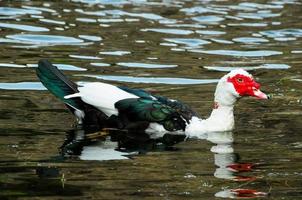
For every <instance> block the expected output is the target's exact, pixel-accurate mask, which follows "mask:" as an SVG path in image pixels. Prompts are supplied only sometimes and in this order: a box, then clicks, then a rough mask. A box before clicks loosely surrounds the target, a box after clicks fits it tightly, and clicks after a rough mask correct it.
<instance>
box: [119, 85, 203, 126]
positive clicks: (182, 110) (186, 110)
mask: <svg viewBox="0 0 302 200" xmlns="http://www.w3.org/2000/svg"><path fill="white" fill-rule="evenodd" d="M119 88H120V89H122V90H124V91H126V92H128V93H131V94H134V95H136V96H138V97H140V98H143V99H149V100H156V101H158V102H160V103H162V104H164V105H166V106H169V107H171V108H173V109H174V110H175V111H177V112H178V113H179V114H180V115H181V116H182V117H183V118H185V119H186V121H189V120H190V119H192V117H193V116H196V117H198V115H197V113H196V112H195V111H194V110H192V109H191V108H190V107H189V106H188V105H186V104H185V103H183V102H181V101H178V100H174V99H169V98H167V97H164V96H160V95H154V94H151V93H149V92H147V91H145V90H142V89H132V88H128V87H124V86H119Z"/></svg>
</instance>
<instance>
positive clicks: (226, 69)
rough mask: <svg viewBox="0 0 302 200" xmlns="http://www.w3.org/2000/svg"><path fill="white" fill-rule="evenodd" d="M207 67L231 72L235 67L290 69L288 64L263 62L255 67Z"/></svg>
mask: <svg viewBox="0 0 302 200" xmlns="http://www.w3.org/2000/svg"><path fill="white" fill-rule="evenodd" d="M204 68H205V69H208V70H212V71H219V72H229V71H231V70H233V69H238V68H241V69H245V70H247V71H251V70H256V69H289V68H290V66H289V65H287V64H263V65H259V66H254V67H244V66H242V67H223V66H204Z"/></svg>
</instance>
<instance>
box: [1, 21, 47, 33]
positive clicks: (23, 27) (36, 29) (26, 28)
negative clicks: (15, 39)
mask: <svg viewBox="0 0 302 200" xmlns="http://www.w3.org/2000/svg"><path fill="white" fill-rule="evenodd" d="M0 27H2V28H11V29H17V30H22V31H31V32H43V31H49V29H48V28H44V27H40V26H30V25H22V24H12V23H0Z"/></svg>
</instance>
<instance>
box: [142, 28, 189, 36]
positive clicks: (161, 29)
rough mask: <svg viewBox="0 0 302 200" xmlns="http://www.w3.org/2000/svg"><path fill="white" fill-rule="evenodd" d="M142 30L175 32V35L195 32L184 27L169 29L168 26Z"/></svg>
mask: <svg viewBox="0 0 302 200" xmlns="http://www.w3.org/2000/svg"><path fill="white" fill-rule="evenodd" d="M141 31H152V32H157V33H166V34H175V35H190V34H192V33H194V32H193V31H190V30H183V29H168V28H146V29H141Z"/></svg>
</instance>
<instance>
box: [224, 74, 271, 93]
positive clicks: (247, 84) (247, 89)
mask: <svg viewBox="0 0 302 200" xmlns="http://www.w3.org/2000/svg"><path fill="white" fill-rule="evenodd" d="M227 81H228V82H230V83H232V84H233V85H234V88H235V90H236V91H237V92H238V94H239V95H240V96H254V97H257V98H259V99H268V96H267V95H266V94H265V93H263V92H261V91H260V84H259V83H257V82H256V81H255V80H254V79H253V77H251V76H246V75H243V74H236V75H235V76H233V77H228V79H227Z"/></svg>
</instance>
